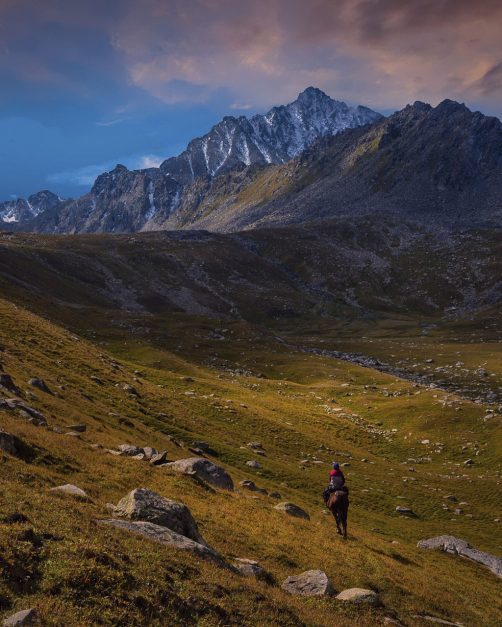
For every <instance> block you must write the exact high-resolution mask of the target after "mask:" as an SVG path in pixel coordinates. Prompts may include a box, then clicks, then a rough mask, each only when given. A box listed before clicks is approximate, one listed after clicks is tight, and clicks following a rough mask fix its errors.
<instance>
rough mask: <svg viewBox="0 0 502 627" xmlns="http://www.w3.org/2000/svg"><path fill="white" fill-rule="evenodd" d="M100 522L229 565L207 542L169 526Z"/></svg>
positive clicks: (111, 521)
mask: <svg viewBox="0 0 502 627" xmlns="http://www.w3.org/2000/svg"><path fill="white" fill-rule="evenodd" d="M98 523H99V524H100V525H111V526H112V527H117V529H122V530H123V531H129V532H131V533H136V534H138V535H141V536H144V537H145V538H148V539H150V540H153V541H154V542H158V543H160V544H165V545H167V546H171V547H173V548H175V549H181V550H182V551H190V552H191V553H194V554H195V555H197V556H199V557H202V558H204V559H209V560H211V561H213V562H215V563H216V564H218V565H219V566H223V567H227V568H228V567H229V566H228V565H227V564H226V563H225V561H224V560H223V558H222V557H221V556H220V555H219V554H218V553H217V552H216V551H214V550H213V549H211V548H210V547H208V546H206V545H205V544H201V543H200V542H195V541H194V540H191V539H190V538H187V537H186V536H183V535H181V534H179V533H176V532H175V531H172V530H171V529H168V528H167V527H162V526H161V525H156V524H154V523H151V522H144V521H140V520H136V521H129V520H117V519H116V518H113V519H107V520H99V521H98Z"/></svg>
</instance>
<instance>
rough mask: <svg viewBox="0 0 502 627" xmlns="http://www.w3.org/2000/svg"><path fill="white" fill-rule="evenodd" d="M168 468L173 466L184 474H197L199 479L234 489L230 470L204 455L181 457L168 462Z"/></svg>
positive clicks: (218, 486) (223, 487) (226, 488)
mask: <svg viewBox="0 0 502 627" xmlns="http://www.w3.org/2000/svg"><path fill="white" fill-rule="evenodd" d="M166 468H171V469H172V470H174V471H175V472H178V473H180V474H182V475H191V476H195V477H197V479H199V480H201V481H204V482H206V483H210V484H212V485H214V486H216V487H217V488H222V489H223V490H233V489H234V482H233V481H232V478H231V477H230V475H229V474H228V472H227V471H226V470H225V469H224V468H221V466H217V465H216V464H213V462H210V461H209V460H208V459H204V458H203V457H190V458H188V459H180V460H178V461H176V462H171V463H169V464H166Z"/></svg>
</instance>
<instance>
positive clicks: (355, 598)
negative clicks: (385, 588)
mask: <svg viewBox="0 0 502 627" xmlns="http://www.w3.org/2000/svg"><path fill="white" fill-rule="evenodd" d="M336 598H337V599H338V600H339V601H348V602H349V603H366V604H368V605H379V603H380V599H379V598H378V594H377V593H376V592H373V590H366V589H364V588H348V589H347V590H343V591H342V592H340V594H337V595H336Z"/></svg>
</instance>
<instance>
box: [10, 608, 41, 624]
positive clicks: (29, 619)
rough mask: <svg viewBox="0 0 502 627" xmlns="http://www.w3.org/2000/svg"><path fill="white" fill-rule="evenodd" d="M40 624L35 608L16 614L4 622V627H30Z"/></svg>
mask: <svg viewBox="0 0 502 627" xmlns="http://www.w3.org/2000/svg"><path fill="white" fill-rule="evenodd" d="M37 622H38V616H37V611H36V610H35V609H33V608H30V609H29V610H22V611H21V612H16V613H15V614H12V615H11V616H9V617H8V618H6V619H5V620H4V621H3V627H28V626H31V625H36V624H37Z"/></svg>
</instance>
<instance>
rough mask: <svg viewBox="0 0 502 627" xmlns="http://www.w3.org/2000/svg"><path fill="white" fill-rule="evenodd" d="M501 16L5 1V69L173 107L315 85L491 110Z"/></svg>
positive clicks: (168, 1) (262, 97) (264, 1)
mask: <svg viewBox="0 0 502 627" xmlns="http://www.w3.org/2000/svg"><path fill="white" fill-rule="evenodd" d="M501 22H502V3H501V2H500V0H477V1H476V2H472V0H406V1H403V0H309V1H308V2H305V0H253V1H252V2H244V1H243V0H240V1H238V0H141V1H138V0H114V2H102V0H87V1H86V2H85V3H83V2H80V1H79V0H66V1H65V2H62V0H44V2H40V1H39V0H37V1H35V0H16V1H14V0H0V75H2V76H4V75H5V76H8V77H11V78H12V80H14V77H15V80H17V81H24V82H26V83H27V84H30V85H35V86H37V92H36V93H37V94H39V93H40V92H41V91H42V89H41V87H42V86H46V88H47V92H49V90H50V89H51V88H52V89H54V88H61V89H65V90H67V91H70V90H72V91H74V92H75V93H76V94H78V95H79V96H80V97H83V98H87V97H89V94H92V93H94V94H95V95H96V94H97V95H99V91H100V86H101V87H102V85H106V84H108V83H109V84H112V85H114V86H115V89H117V90H119V88H120V87H122V88H125V87H134V88H139V89H141V90H144V91H146V92H148V94H150V95H151V96H153V97H154V98H156V99H158V100H160V101H161V102H163V103H165V104H167V105H170V106H175V105H178V104H180V103H182V104H187V103H205V102H210V101H212V100H214V99H215V98H219V99H220V100H221V99H223V98H224V99H225V100H226V103H227V106H228V107H230V108H233V109H241V110H245V109H246V108H247V107H249V108H256V107H262V108H265V107H268V106H269V105H271V104H277V103H281V102H285V101H287V100H290V99H292V98H294V97H295V96H296V94H297V93H298V92H299V91H301V90H302V89H304V88H305V87H306V86H307V85H309V84H313V85H316V86H319V87H321V88H322V89H324V90H326V91H328V92H329V93H330V94H332V95H334V96H336V97H339V98H343V99H346V100H349V101H351V102H356V101H357V102H362V103H364V104H369V105H370V106H374V107H380V108H383V109H387V108H391V107H397V106H401V105H404V104H405V103H406V102H409V101H411V100H414V99H417V98H418V99H422V100H429V101H431V102H433V103H434V102H437V101H438V100H440V99H442V98H444V97H447V96H449V97H452V98H456V99H460V100H466V101H469V100H474V101H481V102H483V103H486V105H487V106H490V107H492V108H493V107H500V100H499V99H498V100H497V95H498V93H499V87H498V84H499V79H498V70H497V64H499V63H500V62H501V59H502V38H501V37H500V24H501ZM4 84H5V83H4ZM108 110H110V109H108ZM117 115H118V117H120V114H117ZM112 122H114V120H111V121H109V122H107V121H106V120H105V121H103V122H102V123H101V124H103V125H106V124H112ZM117 123H118V122H117Z"/></svg>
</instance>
